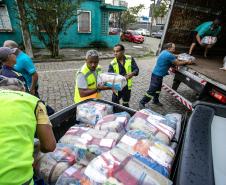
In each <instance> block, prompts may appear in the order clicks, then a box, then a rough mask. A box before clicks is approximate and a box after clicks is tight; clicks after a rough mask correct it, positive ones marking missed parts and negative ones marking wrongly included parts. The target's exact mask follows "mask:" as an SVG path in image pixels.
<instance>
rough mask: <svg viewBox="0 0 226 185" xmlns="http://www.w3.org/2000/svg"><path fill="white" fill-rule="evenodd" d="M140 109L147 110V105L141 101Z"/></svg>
mask: <svg viewBox="0 0 226 185" xmlns="http://www.w3.org/2000/svg"><path fill="white" fill-rule="evenodd" d="M139 109H140V110H141V109H145V104H144V103H142V102H141V101H140V102H139Z"/></svg>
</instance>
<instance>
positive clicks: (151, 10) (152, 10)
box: [149, 0, 155, 34]
mask: <svg viewBox="0 0 226 185" xmlns="http://www.w3.org/2000/svg"><path fill="white" fill-rule="evenodd" d="M151 1H154V3H153V4H151V5H150V10H149V16H150V17H151V24H150V34H151V32H152V27H153V21H154V17H153V16H154V9H155V0H151Z"/></svg>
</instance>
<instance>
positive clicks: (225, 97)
mask: <svg viewBox="0 0 226 185" xmlns="http://www.w3.org/2000/svg"><path fill="white" fill-rule="evenodd" d="M210 95H211V96H212V97H214V98H216V99H218V100H219V101H220V102H221V103H226V95H224V94H222V93H221V92H219V91H217V90H215V89H213V90H212V91H211V92H210Z"/></svg>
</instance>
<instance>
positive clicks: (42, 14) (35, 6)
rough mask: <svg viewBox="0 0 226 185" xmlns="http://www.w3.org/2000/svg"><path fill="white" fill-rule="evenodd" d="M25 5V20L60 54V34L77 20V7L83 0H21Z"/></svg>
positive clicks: (48, 47) (53, 53)
mask: <svg viewBox="0 0 226 185" xmlns="http://www.w3.org/2000/svg"><path fill="white" fill-rule="evenodd" d="M20 2H22V3H23V6H24V7H25V11H26V14H25V15H26V16H25V19H26V20H24V21H26V23H27V25H31V29H32V32H33V33H34V34H35V35H36V36H37V37H38V38H39V39H40V40H41V41H42V42H43V43H44V45H45V46H46V48H47V49H49V50H50V52H51V55H52V57H57V56H58V55H59V35H60V34H61V33H62V32H64V33H65V32H66V30H67V29H68V28H69V27H70V26H71V25H73V24H74V23H76V22H77V9H78V8H79V6H80V4H81V2H82V0H77V1H74V0H20Z"/></svg>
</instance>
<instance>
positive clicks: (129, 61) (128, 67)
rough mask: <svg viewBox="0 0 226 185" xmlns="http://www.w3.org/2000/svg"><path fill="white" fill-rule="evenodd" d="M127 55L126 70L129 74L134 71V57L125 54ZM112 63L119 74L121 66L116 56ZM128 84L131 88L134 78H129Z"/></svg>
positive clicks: (115, 71)
mask: <svg viewBox="0 0 226 185" xmlns="http://www.w3.org/2000/svg"><path fill="white" fill-rule="evenodd" d="M125 57H126V60H125V65H124V68H125V70H126V74H129V73H131V72H132V57H131V56H130V55H125ZM111 65H112V67H113V69H114V73H116V74H119V66H118V62H117V59H116V58H114V59H113V60H112V62H111ZM127 85H128V89H129V90H131V88H132V78H131V79H128V80H127Z"/></svg>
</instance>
